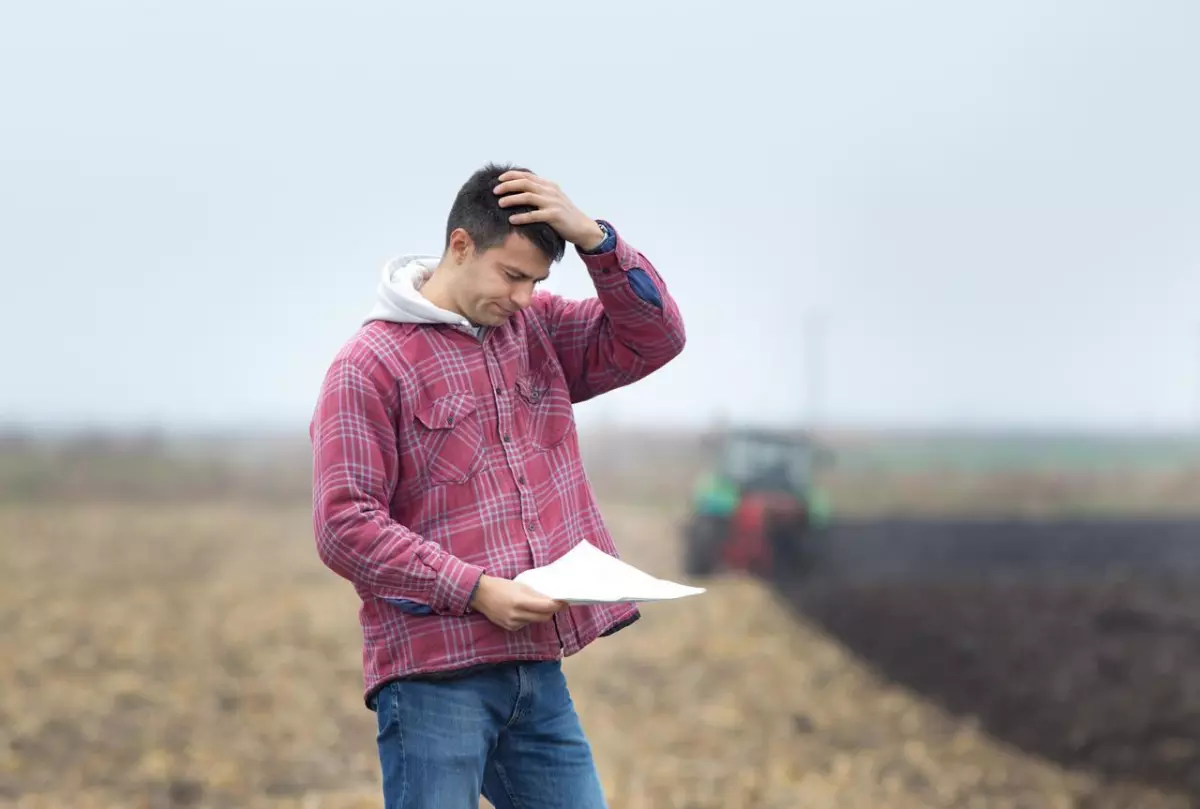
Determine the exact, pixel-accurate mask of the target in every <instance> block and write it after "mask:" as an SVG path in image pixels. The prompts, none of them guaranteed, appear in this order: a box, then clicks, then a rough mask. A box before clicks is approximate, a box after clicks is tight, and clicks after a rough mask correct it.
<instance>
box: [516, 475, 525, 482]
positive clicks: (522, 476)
mask: <svg viewBox="0 0 1200 809" xmlns="http://www.w3.org/2000/svg"><path fill="white" fill-rule="evenodd" d="M524 482H525V476H524V475H518V476H517V483H524Z"/></svg>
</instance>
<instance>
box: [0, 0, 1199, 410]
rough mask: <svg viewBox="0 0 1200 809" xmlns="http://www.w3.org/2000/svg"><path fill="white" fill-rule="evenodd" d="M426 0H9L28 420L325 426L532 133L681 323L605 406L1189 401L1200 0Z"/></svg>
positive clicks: (5, 233)
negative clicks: (355, 371)
mask: <svg viewBox="0 0 1200 809" xmlns="http://www.w3.org/2000/svg"><path fill="white" fill-rule="evenodd" d="M407 5H409V4H404V3H396V2H382V1H381V0H380V1H376V0H371V2H362V1H359V2H352V1H351V0H340V1H339V2H332V0H331V1H330V2H324V3H312V2H297V1H296V0H290V1H289V2H282V0H281V1H280V2H263V1H262V0H236V2H234V0H228V1H227V2H214V1H213V0H206V2H190V3H183V2H166V1H165V0H164V1H163V2H158V3H151V2H124V3H119V2H92V3H63V2H53V1H52V0H40V1H39V2H38V3H5V4H4V5H3V7H2V10H0V101H2V103H3V112H2V117H0V121H2V122H3V126H2V127H0V147H3V148H0V256H2V259H3V264H2V266H3V273H4V281H5V284H4V289H5V293H4V294H3V295H2V296H0V352H2V353H0V358H2V360H3V368H4V376H3V381H2V382H0V420H3V421H25V422H27V421H36V422H79V421H87V422H96V423H114V424H116V423H119V424H132V423H140V422H145V421H152V422H154V423H158V424H162V425H166V426H213V425H226V424H239V423H242V422H255V423H264V424H270V425H272V426H276V427H283V428H290V429H304V428H306V427H307V423H308V418H309V416H310V414H311V410H312V406H313V403H314V399H315V395H316V392H317V387H318V385H319V384H320V380H321V377H322V375H323V374H324V372H325V369H326V367H327V364H328V362H329V360H330V358H331V357H332V356H333V354H334V353H335V352H336V351H337V349H338V348H339V346H340V345H341V343H342V342H343V341H344V340H345V339H346V338H347V337H348V336H349V335H350V334H351V333H352V332H353V331H354V330H355V328H357V326H358V325H359V323H360V322H361V319H362V317H363V315H365V313H366V312H367V310H368V309H369V308H370V305H371V302H372V298H373V295H374V290H375V284H376V281H377V279H378V274H379V268H380V266H381V265H382V264H383V262H384V261H386V260H387V259H388V258H389V257H391V256H392V255H394V254H397V253H401V252H440V249H441V243H442V242H441V240H442V228H443V226H444V222H445V215H446V212H447V209H448V206H449V204H450V202H451V199H452V197H453V195H454V192H455V191H456V189H457V187H458V186H459V184H461V182H462V181H463V180H464V179H465V178H466V176H467V175H468V174H469V173H470V172H471V171H473V170H474V169H475V168H477V167H478V166H479V165H481V164H482V163H484V162H486V161H488V160H511V161H515V162H518V163H523V164H526V165H529V166H531V167H532V168H534V169H535V170H536V171H538V172H540V173H542V174H545V175H547V176H550V177H552V178H553V179H555V180H556V181H558V182H559V183H560V184H561V185H562V186H563V187H564V189H565V190H566V191H567V193H568V194H570V195H571V196H572V197H573V199H574V200H575V201H576V202H577V203H578V204H579V205H580V207H582V208H583V209H584V210H585V211H587V212H588V213H589V214H591V215H593V216H596V217H605V218H608V219H610V220H611V221H613V222H614V224H616V226H617V227H618V228H619V229H620V230H621V231H622V232H623V234H624V235H625V236H626V237H627V238H628V239H629V240H630V241H631V242H632V243H633V244H635V245H636V246H638V247H639V248H640V249H641V250H642V251H643V252H645V253H646V254H647V255H648V256H649V257H650V259H651V260H652V261H654V262H655V264H656V266H657V267H658V269H659V270H660V271H661V273H662V274H663V276H664V277H665V278H666V279H667V282H668V284H669V285H670V289H671V291H672V293H673V294H674V295H675V296H676V298H677V300H678V301H679V304H680V305H681V307H682V309H683V313H684V317H685V320H686V324H687V328H688V334H689V342H688V345H687V348H686V350H685V352H684V354H683V355H682V356H681V357H679V358H678V359H677V360H676V361H675V362H674V363H673V364H672V365H670V366H668V367H667V368H666V369H664V370H663V371H661V372H660V373H658V374H657V375H655V376H653V377H651V378H650V379H647V380H645V381H643V382H641V383H640V384H637V385H635V386H633V387H631V388H628V389H625V390H622V391H619V392H617V393H614V394H610V395H609V396H607V397H604V398H602V399H599V400H596V401H595V402H593V403H589V404H587V405H583V406H581V407H580V409H579V418H580V420H581V422H584V423H588V422H592V421H594V420H595V419H599V418H610V419H614V420H619V421H629V422H634V421H640V422H645V423H654V422H656V421H666V422H670V423H672V424H678V423H683V422H697V423H703V422H705V421H707V420H708V419H710V418H712V417H714V416H716V415H719V414H724V415H726V416H729V417H735V418H759V419H766V420H773V421H777V420H781V419H785V418H788V417H791V416H796V417H800V416H805V415H806V414H807V413H809V412H810V411H809V405H810V404H812V403H810V402H809V401H808V396H807V393H808V391H809V390H810V387H809V386H808V385H807V384H806V383H805V373H806V364H805V361H806V358H808V357H809V356H811V355H817V356H819V357H820V358H821V360H822V362H821V364H820V369H821V371H820V374H819V376H818V379H819V380H820V383H819V384H818V385H816V386H815V389H816V390H817V391H818V394H819V396H818V401H817V402H816V406H817V412H818V414H819V415H820V416H821V417H822V418H824V419H825V420H827V421H830V422H840V423H853V424H941V423H953V424H1005V425H1039V426H1046V425H1060V426H1076V427H1100V428H1129V427H1140V426H1144V427H1153V428H1172V427H1180V426H1188V425H1194V424H1197V423H1200V146H1198V145H1197V144H1200V103H1197V92H1198V91H1197V86H1198V82H1200V48H1197V47H1196V43H1197V42H1198V41H1200V3H1196V2H1190V1H1189V0H1178V2H1154V1H1153V0H1136V1H1135V0H1126V2H1119V3H1118V2H1101V1H1100V0H1071V1H1070V2H1068V0H1055V2H1051V3H1047V2H1033V1H1032V0H1029V1H1027V2H1014V1H1013V0H1008V2H1003V3H1000V2H995V3H988V4H985V3H981V2H973V3H963V2H961V0H959V2H949V1H948V2H913V3H895V2H883V1H882V0H881V1H880V2H847V0H838V2H832V1H831V2H824V3H810V2H795V3H790V4H782V3H778V2H770V3H767V2H736V3H735V2H726V3H714V2H690V3H686V4H685V3H683V2H676V3H671V4H668V3H664V2H647V0H613V2H605V3H602V4H572V3H561V2H548V0H528V1H527V2H522V3H519V4H512V3H493V2H483V1H482V0H477V1H476V2H459V3H439V4H437V5H436V6H433V5H432V4H431V6H430V10H429V11H427V12H424V13H421V14H419V15H418V14H413V13H412V12H409V11H402V10H401V9H402V8H404V7H405V6H407ZM550 288H551V289H552V290H554V291H556V292H559V293H561V294H564V295H569V296H572V297H578V296H584V295H587V294H590V292H591V288H590V284H589V281H588V279H587V276H586V275H585V274H584V272H583V268H582V264H580V262H579V261H578V259H577V258H576V257H574V256H573V255H568V258H567V260H566V261H565V262H564V264H563V266H561V267H559V268H556V270H555V273H554V276H553V279H552V281H551V282H550ZM809 313H816V314H817V315H818V316H819V317H820V318H821V321H820V322H822V323H823V324H824V326H823V328H822V329H820V330H819V332H817V333H819V334H820V335H821V336H822V339H821V340H820V342H819V343H818V344H817V347H818V348H819V350H812V346H811V345H810V344H808V343H806V342H805V340H804V335H805V331H804V322H805V317H806V316H807V315H808V314H809Z"/></svg>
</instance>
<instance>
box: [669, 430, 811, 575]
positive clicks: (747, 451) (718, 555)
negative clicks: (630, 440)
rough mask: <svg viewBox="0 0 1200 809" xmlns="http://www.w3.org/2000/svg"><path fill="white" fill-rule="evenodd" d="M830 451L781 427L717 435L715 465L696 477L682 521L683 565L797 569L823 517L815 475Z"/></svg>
mask: <svg viewBox="0 0 1200 809" xmlns="http://www.w3.org/2000/svg"><path fill="white" fill-rule="evenodd" d="M830 460H831V457H830V455H829V454H828V453H827V452H826V451H825V450H824V449H822V448H821V447H818V446H817V445H816V444H815V443H814V442H813V441H811V440H810V439H809V438H807V437H806V436H803V435H798V434H796V433H794V432H790V431H786V430H771V429H765V428H735V429H731V430H728V431H726V432H724V433H723V434H721V435H720V437H719V439H718V442H717V446H716V447H715V465H714V467H713V469H712V470H711V471H710V472H709V473H708V474H706V475H704V476H702V477H701V478H700V479H699V480H698V481H697V483H696V486H695V489H694V491H693V496H692V504H691V511H690V513H689V515H688V517H687V520H686V522H685V525H684V531H683V534H684V570H685V571H686V573H687V574H688V575H689V576H693V577H702V576H708V575H712V574H714V573H716V572H717V571H718V570H721V569H725V570H744V571H748V572H751V573H754V574H756V575H760V576H763V577H767V578H780V577H790V576H792V575H796V574H799V573H802V572H803V571H804V569H805V567H806V560H807V559H808V558H810V557H809V555H808V554H807V553H806V551H807V550H808V548H807V547H806V539H809V538H811V537H812V535H813V532H814V531H818V530H821V529H822V528H823V527H824V526H825V525H827V522H828V518H829V505H828V500H827V498H826V497H825V496H824V495H823V494H822V492H821V491H820V489H819V487H818V486H817V485H816V483H815V477H816V472H817V470H818V468H820V467H822V466H824V465H825V464H827V463H828V462H829V461H830Z"/></svg>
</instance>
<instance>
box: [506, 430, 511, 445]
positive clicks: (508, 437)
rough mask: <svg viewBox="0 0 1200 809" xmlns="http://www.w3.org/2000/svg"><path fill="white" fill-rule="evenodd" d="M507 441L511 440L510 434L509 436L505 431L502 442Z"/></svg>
mask: <svg viewBox="0 0 1200 809" xmlns="http://www.w3.org/2000/svg"><path fill="white" fill-rule="evenodd" d="M509 441H512V436H510V435H509V434H508V433H505V434H504V443H506V444H507V443H508V442H509Z"/></svg>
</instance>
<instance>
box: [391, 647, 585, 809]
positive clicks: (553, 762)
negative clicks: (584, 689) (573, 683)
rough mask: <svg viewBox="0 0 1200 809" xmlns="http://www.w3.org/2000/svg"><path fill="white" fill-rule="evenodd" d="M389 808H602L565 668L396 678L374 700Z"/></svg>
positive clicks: (523, 666)
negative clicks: (481, 802)
mask: <svg viewBox="0 0 1200 809" xmlns="http://www.w3.org/2000/svg"><path fill="white" fill-rule="evenodd" d="M374 707H375V713H376V718H377V724H378V729H379V732H378V736H377V741H378V745H379V762H380V765H381V767H382V770H383V798H384V807H385V809H418V807H419V809H478V806H479V796H480V795H483V797H485V798H487V799H488V801H489V802H490V803H491V804H492V805H493V806H495V807H496V809H566V807H571V809H605V807H606V806H607V804H606V803H605V798H604V792H603V789H602V787H601V785H600V779H599V776H598V775H597V773H596V766H595V764H594V762H593V761H592V750H591V746H590V745H589V744H588V741H587V737H586V736H585V735H584V733H583V728H582V726H581V725H580V722H579V717H578V716H577V715H576V713H575V706H574V703H573V702H572V701H571V695H570V692H569V691H568V690H567V681H566V678H565V677H564V676H563V671H562V665H561V663H559V662H557V661H552V662H546V663H513V664H510V665H504V666H497V667H494V668H489V669H484V670H482V671H480V672H478V673H474V674H469V675H466V676H463V677H459V678H454V679H448V680H432V681H431V680H399V681H395V682H392V683H390V684H388V685H386V686H384V687H383V689H382V690H381V691H380V692H379V695H378V697H377V698H376V701H375V705H374Z"/></svg>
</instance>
